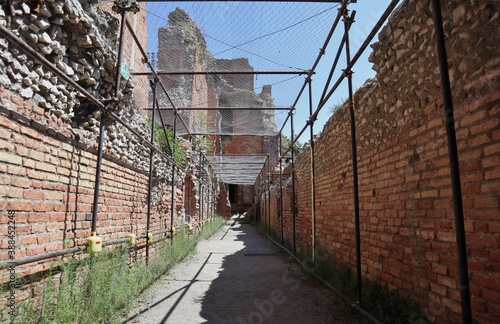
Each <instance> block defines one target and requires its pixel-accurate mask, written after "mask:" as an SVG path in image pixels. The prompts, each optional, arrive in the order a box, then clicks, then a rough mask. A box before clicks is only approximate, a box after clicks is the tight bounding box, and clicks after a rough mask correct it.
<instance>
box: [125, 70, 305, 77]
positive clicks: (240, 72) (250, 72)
mask: <svg viewBox="0 0 500 324" xmlns="http://www.w3.org/2000/svg"><path fill="white" fill-rule="evenodd" d="M308 73H309V71H206V72H202V71H182V72H166V71H157V72H156V73H153V72H130V74H131V75H143V76H146V75H147V76H149V75H155V74H156V75H262V74H286V75H288V74H297V75H302V74H308ZM312 74H314V73H312Z"/></svg>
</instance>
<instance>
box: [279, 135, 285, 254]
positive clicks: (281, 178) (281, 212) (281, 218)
mask: <svg viewBox="0 0 500 324" xmlns="http://www.w3.org/2000/svg"><path fill="white" fill-rule="evenodd" d="M278 136H279V139H280V142H279V143H280V149H279V152H280V155H281V152H282V151H283V136H281V134H278ZM279 159H280V195H279V198H280V201H279V205H278V208H279V209H278V215H279V217H280V226H281V245H283V243H284V241H285V237H284V234H283V227H284V226H283V218H284V216H283V159H282V158H281V156H280V158H279Z"/></svg>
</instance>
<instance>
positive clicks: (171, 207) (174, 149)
mask: <svg viewBox="0 0 500 324" xmlns="http://www.w3.org/2000/svg"><path fill="white" fill-rule="evenodd" d="M172 132H173V138H174V139H175V133H176V132H177V112H174V125H173V129H172ZM175 153H176V147H175V141H174V142H173V143H172V160H173V161H172V186H171V189H172V192H171V202H170V241H171V242H172V241H173V239H174V217H175Z"/></svg>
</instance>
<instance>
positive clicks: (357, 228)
mask: <svg viewBox="0 0 500 324" xmlns="http://www.w3.org/2000/svg"><path fill="white" fill-rule="evenodd" d="M350 25H351V17H349V14H348V12H347V10H346V11H345V13H344V26H345V43H346V60H347V66H349V64H350V63H351V49H350V44H349V29H350ZM344 73H345V74H346V75H347V84H348V87H349V117H350V122H351V149H352V182H353V195H354V228H355V239H356V302H358V303H359V302H361V297H362V287H361V235H360V226H359V192H358V157H357V148H356V123H355V119H354V101H353V87H352V71H344Z"/></svg>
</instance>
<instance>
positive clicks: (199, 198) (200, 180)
mask: <svg viewBox="0 0 500 324" xmlns="http://www.w3.org/2000/svg"><path fill="white" fill-rule="evenodd" d="M202 157H203V155H202V153H201V148H200V161H199V168H200V173H199V177H200V178H199V187H198V188H199V190H198V200H199V203H198V205H199V206H198V207H199V212H200V220H203V209H202V204H203V203H202V200H201V183H202V180H203V173H202V165H203V164H202Z"/></svg>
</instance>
